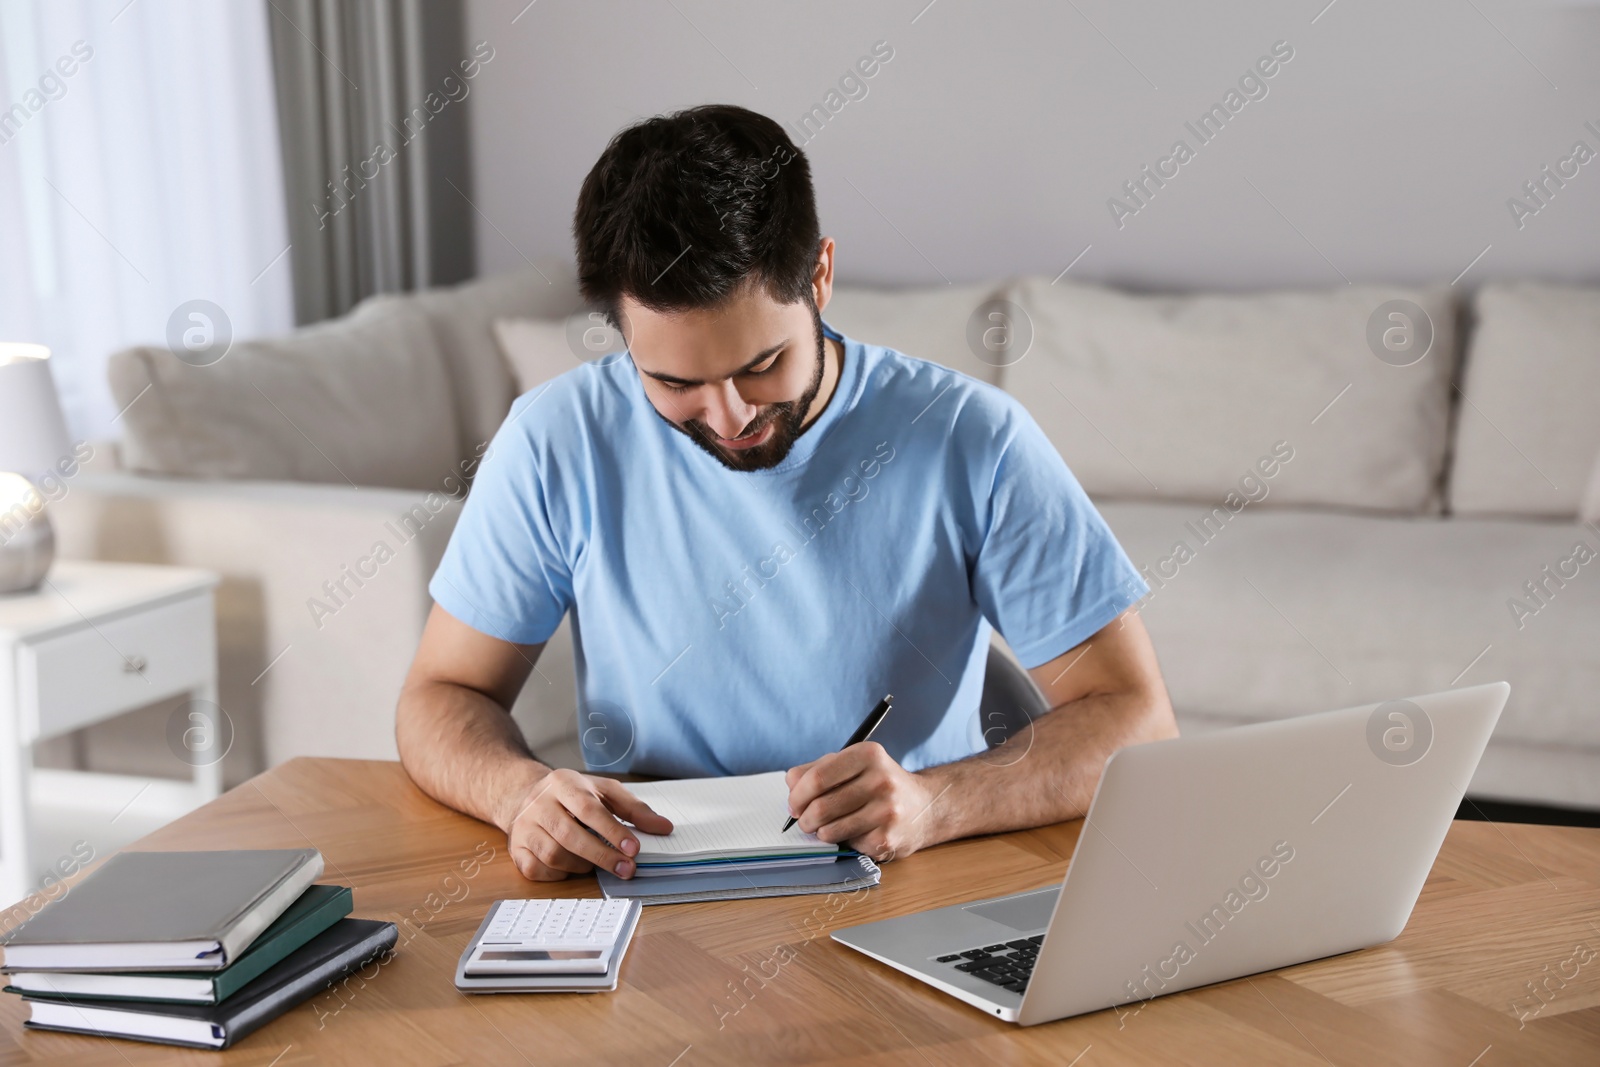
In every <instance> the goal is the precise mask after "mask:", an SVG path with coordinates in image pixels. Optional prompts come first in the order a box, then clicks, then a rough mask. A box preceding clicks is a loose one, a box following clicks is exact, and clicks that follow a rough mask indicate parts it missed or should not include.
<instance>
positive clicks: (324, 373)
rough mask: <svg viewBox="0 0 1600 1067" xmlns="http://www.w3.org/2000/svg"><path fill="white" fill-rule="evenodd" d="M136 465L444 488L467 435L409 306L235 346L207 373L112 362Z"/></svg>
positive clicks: (422, 323)
mask: <svg viewBox="0 0 1600 1067" xmlns="http://www.w3.org/2000/svg"><path fill="white" fill-rule="evenodd" d="M108 375H109V377H110V382H111V392H112V395H113V396H114V397H115V398H116V402H117V406H118V407H119V408H122V409H123V416H122V422H123V425H124V431H123V440H122V456H123V464H124V466H126V467H127V468H129V469H131V470H137V471H143V472H145V473H149V474H163V475H179V476H185V477H193V478H246V479H249V478H254V479H270V480H276V481H295V482H337V483H352V484H355V485H360V486H387V487H391V488H398V489H436V488H438V487H439V485H440V484H441V483H442V481H443V479H445V478H446V477H448V476H449V475H451V474H452V473H453V472H454V471H455V470H456V464H457V462H458V451H459V448H460V442H461V434H460V426H459V423H458V421H457V418H456V409H455V405H454V402H453V400H452V394H451V389H450V382H449V380H448V377H447V375H446V371H445V365H444V361H443V359H442V358H441V356H440V353H439V351H438V347H437V344H436V342H435V340H434V334H433V332H432V330H431V329H430V327H429V324H428V320H427V318H426V317H425V316H424V315H423V314H422V313H421V312H420V311H418V310H417V309H416V308H414V307H412V306H409V305H407V304H404V303H399V302H395V303H390V304H387V305H384V306H381V307H374V308H371V309H368V310H367V311H365V312H363V313H362V314H360V315H352V316H350V317H347V318H343V319H336V320H333V321H331V322H326V323H321V324H318V325H315V326H310V327H306V328H304V329H300V330H297V331H295V332H294V333H292V334H290V335H289V336H287V337H279V338H272V339H267V340H258V341H246V342H240V343H236V344H234V345H233V346H232V347H231V348H230V349H228V350H227V352H226V354H225V355H224V356H223V357H222V358H221V359H219V360H217V361H216V362H212V363H207V364H206V365H203V366H197V365H193V364H192V363H190V362H185V360H183V359H180V358H179V357H178V356H177V355H175V354H173V353H172V352H170V351H168V350H166V349H164V348H150V347H141V348H132V349H128V350H126V351H123V352H118V353H117V354H116V355H114V356H112V357H111V361H110V364H109V366H108Z"/></svg>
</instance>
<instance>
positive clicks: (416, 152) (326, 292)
mask: <svg viewBox="0 0 1600 1067" xmlns="http://www.w3.org/2000/svg"><path fill="white" fill-rule="evenodd" d="M267 17H268V21H269V23H270V24H271V27H272V55H273V67H274V74H275V79H276V85H277V97H278V127H279V136H280V137H281V139H282V142H283V166H284V178H285V192H286V195H287V198H288V209H289V210H288V215H289V239H290V241H291V242H293V244H292V247H291V250H290V253H289V254H290V256H291V257H292V263H293V268H294V300H295V317H296V319H297V320H298V321H299V322H301V323H302V324H304V323H308V322H316V321H318V320H320V319H326V318H331V317H334V316H337V315H341V314H343V313H344V312H346V311H348V310H349V309H350V308H351V307H352V306H354V305H355V304H356V303H358V302H359V301H360V300H361V299H362V298H364V297H366V296H369V295H370V294H372V293H385V292H396V291H403V290H410V289H420V288H425V287H427V286H432V285H444V284H448V283H451V282H456V281H460V280H462V279H464V278H467V277H470V276H471V275H472V273H473V265H474V264H473V247H472V233H473V225H472V211H473V209H472V206H471V204H470V203H469V202H468V201H467V199H466V198H467V197H469V196H471V195H472V186H471V182H470V175H469V174H468V160H467V121H466V119H467V116H466V104H467V100H468V98H469V96H470V93H471V88H472V81H471V78H472V76H473V75H475V74H476V73H477V68H476V67H475V66H474V65H473V63H474V58H475V57H474V55H473V52H472V49H471V48H470V47H469V46H467V45H466V44H465V42H464V38H465V34H464V32H463V17H462V5H461V3H460V0H430V2H427V3H424V2H423V0H267ZM468 71H471V72H472V74H468V73H467V72H468Z"/></svg>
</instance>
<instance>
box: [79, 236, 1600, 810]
mask: <svg viewBox="0 0 1600 1067" xmlns="http://www.w3.org/2000/svg"><path fill="white" fill-rule="evenodd" d="M1396 300H1400V301H1406V302H1408V304H1407V305H1395V306H1398V307H1402V308H1405V307H1408V306H1409V307H1410V308H1413V309H1420V311H1421V312H1422V316H1421V318H1420V319H1419V320H1418V321H1415V322H1413V321H1411V319H1413V318H1416V317H1417V316H1415V315H1414V314H1413V312H1412V311H1406V313H1405V314H1406V315H1407V316H1408V317H1407V318H1406V319H1404V320H1403V321H1402V320H1392V319H1390V318H1388V316H1387V311H1386V309H1387V308H1388V307H1389V302H1391V301H1396ZM579 306H580V305H579V301H578V297H577V293H576V289H575V286H574V285H573V282H572V279H571V276H570V273H569V272H568V270H567V269H566V268H563V267H561V266H559V265H557V264H541V265H540V266H539V268H536V269H534V270H528V271H525V272H521V273H518V274H512V275H505V276H500V277H495V278H490V279H485V280H480V281H476V282H472V283H469V284H467V285H465V286H462V287H459V288H457V289H454V290H442V291H435V292H429V293H425V294H419V295H414V296H404V297H382V298H375V299H373V300H370V301H368V302H367V303H365V304H363V305H362V306H361V307H360V308H359V309H357V311H356V312H354V313H353V314H352V315H351V316H349V317H347V318H346V319H344V320H340V321H339V322H335V323H331V324H325V325H322V326H319V327H316V328H313V329H310V330H303V331H300V332H299V333H297V334H296V335H295V336H294V337H292V338H288V339H282V340H277V341H270V342H258V343H254V344H241V345H237V346H235V350H234V351H232V352H230V353H229V354H228V356H227V357H226V358H225V359H224V360H223V361H222V362H220V363H218V364H216V365H215V366H213V367H208V368H193V367H188V366H186V365H184V364H182V363H180V362H179V361H177V360H176V359H175V358H174V357H172V356H171V355H170V354H168V353H165V352H160V351H153V350H143V349H136V350H132V351H129V352H124V353H120V354H119V355H117V356H116V357H115V358H114V359H113V361H112V365H111V376H112V385H113V389H114V391H115V393H116V394H117V398H118V403H119V405H121V404H129V403H131V405H132V406H131V407H130V408H129V409H128V413H127V415H126V416H125V417H124V421H125V423H126V425H127V431H126V437H125V440H124V442H123V448H122V467H123V468H124V469H121V470H115V471H110V472H106V471H99V472H89V473H85V474H84V475H83V476H82V477H81V478H80V479H79V480H78V482H77V484H75V485H74V486H73V488H72V490H71V492H70V493H69V494H68V496H67V498H66V499H65V500H63V501H62V503H61V504H60V505H58V507H57V508H56V515H57V523H58V526H59V527H60V528H61V534H62V541H63V544H64V550H65V551H66V552H67V553H68V554H71V555H81V556H96V557H102V558H118V559H143V560H152V561H170V562H174V563H184V564H191V565H198V566H206V567H211V568H213V569H215V570H218V571H220V572H221V573H222V574H223V576H224V584H223V587H222V590H221V593H220V596H219V612H220V614H221V636H222V641H221V648H222V657H223V662H222V673H223V687H222V702H223V705H224V707H225V708H226V709H227V710H228V711H229V713H230V714H231V715H233V716H234V717H235V718H236V719H237V720H239V728H240V729H239V732H240V736H241V738H243V739H244V740H243V741H242V742H241V748H240V751H239V752H237V753H235V755H234V756H233V757H231V762H230V767H229V777H230V778H231V779H237V778H238V777H240V776H242V775H244V774H246V773H249V772H250V771H253V770H254V769H256V768H257V767H259V766H260V765H262V764H263V763H267V764H270V763H276V762H279V761H281V760H283V759H287V758H289V757H291V756H295V755H301V754H322V755H342V756H366V757H389V756H393V755H394V742H393V736H392V721H393V705H394V700H395V696H396V694H397V692H398V689H399V685H400V681H401V678H402V675H403V672H404V670H405V667H406V664H407V662H408V661H409V657H410V654H411V651H412V649H413V647H414V644H415V641H416V638H417V635H418V633H419V631H420V628H421V625H422V621H423V619H424V618H425V616H426V613H427V610H428V607H429V599H428V596H427V591H426V583H427V579H428V576H429V575H430V574H431V572H432V570H433V567H434V565H435V564H436V563H437V561H438V558H439V554H440V552H441V551H442V550H443V547H444V544H445V542H446V540H447V539H448V536H449V531H450V528H451V525H452V523H453V522H454V518H455V515H456V514H457V509H458V508H459V498H460V496H461V491H462V489H463V488H464V476H465V475H466V474H468V473H470V468H471V465H472V463H473V462H474V459H475V457H476V456H477V455H480V454H481V452H482V449H483V447H484V445H485V443H486V442H487V440H488V439H489V437H490V436H491V435H492V433H493V431H494V429H495V427H496V425H497V424H498V422H499V420H500V419H501V418H502V417H503V415H504V413H505V411H506V410H507V408H508V407H509V405H510V403H511V400H512V398H513V396H514V395H515V394H516V392H517V390H518V387H519V386H518V378H519V377H520V380H521V385H522V386H523V387H526V386H527V385H529V384H530V383H531V382H535V381H538V380H542V379H543V378H547V377H549V376H551V375H553V374H556V373H560V372H562V371H564V370H567V369H570V368H571V367H572V366H573V365H575V363H576V361H577V359H578V358H580V355H581V350H580V349H579V347H578V346H576V345H571V344H568V343H564V340H565V338H567V337H568V336H569V334H568V333H567V331H565V330H564V329H563V328H562V327H561V323H560V320H561V319H563V318H564V317H565V316H567V315H569V314H571V313H575V312H576V311H577V310H578V309H579ZM825 315H826V317H827V318H828V319H829V321H830V322H831V323H832V324H833V325H835V326H836V327H838V328H839V329H841V330H843V331H844V332H845V333H847V334H849V335H851V336H853V337H857V338H859V339H862V340H867V341H874V342H879V343H884V344H889V345H891V346H893V347H896V348H900V349H902V350H903V351H906V352H909V353H911V354H913V355H919V356H923V357H926V358H931V359H936V360H939V361H941V362H944V363H946V364H948V365H950V366H954V367H956V368H958V369H960V370H962V371H965V372H967V373H969V374H972V375H974V376H975V377H979V378H981V379H983V380H985V381H988V382H990V383H992V384H995V385H998V386H1000V387H1002V388H1005V389H1007V390H1009V391H1011V392H1012V393H1014V394H1015V395H1017V396H1018V397H1019V398H1020V399H1021V400H1022V401H1023V402H1024V403H1025V404H1026V405H1027V406H1028V407H1029V408H1030V410H1031V411H1032V412H1033V413H1034V415H1035V417H1036V418H1037V419H1038V420H1039V422H1040V424H1041V425H1042V426H1043V427H1044V429H1045V431H1046V432H1047V433H1048V434H1049V435H1050V437H1051V439H1052V440H1053V441H1054V442H1055V443H1056V445H1057V447H1058V448H1059V449H1060V450H1061V451H1062V453H1063V455H1064V456H1065V457H1066V458H1067V461H1068V462H1069V464H1070V465H1071V466H1072V468H1073V470H1074V472H1075V473H1076V475H1077V476H1078V478H1079V480H1080V481H1081V482H1082V483H1083V484H1084V486H1085V488H1086V489H1087V490H1088V491H1089V492H1090V494H1091V495H1092V496H1094V497H1095V498H1096V500H1097V501H1098V502H1099V503H1100V505H1101V507H1102V509H1103V511H1104V513H1105V515H1106V517H1107V519H1108V520H1109V522H1110V523H1111V525H1112V527H1113V528H1114V530H1115V531H1116V533H1117V534H1118V536H1119V537H1120V538H1121V539H1122V542H1123V544H1124V546H1125V547H1126V548H1127V550H1128V553H1129V555H1130V556H1131V557H1132V558H1133V560H1134V562H1135V564H1136V565H1138V566H1140V567H1141V568H1145V569H1146V573H1147V575H1149V576H1150V578H1151V586H1152V592H1151V595H1150V596H1149V597H1148V598H1147V599H1146V600H1145V601H1144V602H1143V604H1142V607H1141V610H1142V611H1143V613H1144V616H1145V618H1146V621H1147V622H1148V625H1149V627H1150V629H1151V632H1152V633H1153V635H1154V637H1155V641H1156V645H1157V649H1158V652H1159V653H1160V655H1161V659H1162V664H1163V668H1164V670H1165V672H1166V675H1167V679H1168V682H1169V685H1170V687H1171V690H1172V693H1173V697H1174V701H1175V703H1176V705H1177V708H1178V712H1179V718H1180V722H1181V723H1182V725H1183V727H1184V728H1185V729H1186V730H1197V729H1210V728H1215V727H1218V726H1225V725H1229V724H1233V723H1239V722H1247V721H1252V720H1260V719H1265V718H1274V717H1279V716H1285V715H1293V714H1299V713H1305V712H1311V711H1316V710H1323V709H1327V708H1332V707H1337V706H1342V705H1349V704H1355V703H1360V702H1365V701H1371V700H1378V699H1384V698H1388V697H1394V696H1401V695H1407V694H1412V693H1420V692H1428V691H1432V690H1438V689H1443V688H1448V687H1450V686H1453V685H1468V684H1474V683H1478V682H1483V681H1488V680H1492V679H1497V678H1504V679H1507V680H1508V681H1510V682H1511V684H1512V698H1511V703H1510V705H1509V706H1508V707H1507V709H1506V712H1505V715H1504V717H1503V718H1502V720H1501V724H1500V727H1499V729H1498V730H1497V732H1496V735H1495V738H1494V740H1493V742H1492V744H1491V746H1490V749H1489V752H1488V754H1487V755H1486V757H1485V759H1484V762H1483V765H1482V767H1481V768H1480V770H1479V773H1478V776H1477V778H1476V779H1475V780H1474V783H1473V785H1472V791H1473V792H1474V793H1475V794H1477V795H1481V796H1489V797H1496V798H1503V799H1512V800H1523V801H1532V802H1545V803H1554V804H1566V805H1573V806H1587V807H1600V714H1597V713H1596V706H1595V705H1596V696H1595V694H1596V693H1600V641H1597V638H1600V562H1597V563H1594V564H1592V565H1586V564H1585V563H1578V562H1574V560H1575V555H1577V554H1581V553H1577V552H1576V547H1575V546H1578V545H1579V544H1587V545H1588V546H1590V547H1591V548H1592V549H1593V550H1594V551H1596V552H1600V526H1585V525H1581V524H1580V523H1579V521H1578V513H1579V509H1580V505H1581V494H1582V491H1583V487H1584V485H1585V484H1586V483H1587V482H1588V481H1589V479H1590V476H1591V471H1592V469H1593V468H1594V466H1595V461H1596V457H1597V456H1600V420H1597V419H1595V418H1594V417H1593V411H1594V398H1595V397H1596V396H1600V359H1597V358H1596V355H1597V347H1600V341H1597V338H1600V292H1597V291H1596V290H1592V289H1578V288H1564V287H1559V286H1547V285H1533V284H1526V285H1494V286H1489V287H1487V288H1485V289H1484V290H1483V291H1481V292H1480V293H1479V294H1478V295H1477V297H1476V299H1475V300H1474V301H1473V302H1472V304H1471V306H1470V307H1462V306H1459V305H1458V302H1457V298H1456V296H1455V294H1454V293H1453V291H1452V290H1450V289H1448V288H1447V287H1443V288H1433V289H1416V290H1408V289H1404V288H1400V287H1392V286H1348V287H1343V288H1340V289H1336V290H1328V291H1318V292H1300V293H1269V294H1250V295H1198V296H1183V297H1171V296H1166V297H1156V296H1135V295H1129V294H1125V293H1120V292H1116V291H1112V290H1106V289H1102V288H1097V287H1092V286H1077V285H1070V284H1067V283H1059V284H1051V283H1050V282H1049V281H1048V280H1046V279H1032V278H1028V279H1020V280H1014V281H1004V282H996V283H994V284H984V285H974V286H965V287H958V286H946V287H939V288H934V289H923V290H912V291H900V292H883V291H872V290H863V289H851V288H843V289H841V290H840V291H839V292H838V293H837V295H836V298H835V302H834V304H833V306H831V307H830V308H829V309H828V311H827V312H826V313H825ZM997 316H998V317H997ZM505 319H532V320H542V325H541V324H539V323H538V322H536V323H535V325H534V328H532V329H530V330H526V331H522V332H521V333H520V334H519V333H518V331H514V330H512V331H505V336H506V337H507V340H508V343H512V344H516V345H520V346H521V347H520V348H518V349H517V350H516V351H513V352H511V353H502V352H501V351H500V350H499V348H498V346H497V345H496V343H495V339H494V332H495V331H494V329H493V324H494V323H495V322H496V321H497V320H505ZM1458 320H1459V323H1458ZM1397 322H1398V323H1400V325H1399V326H1398V327H1394V328H1397V329H1400V330H1401V334H1399V335H1394V334H1386V333H1385V331H1386V330H1389V329H1390V328H1391V325H1392V324H1393V323H1397ZM1430 323H1431V327H1432V329H1431V334H1432V338H1431V342H1429V343H1428V344H1427V346H1426V351H1425V354H1424V355H1422V356H1421V357H1420V358H1417V359H1415V360H1414V361H1413V360H1412V357H1413V356H1415V355H1416V354H1417V352H1418V351H1421V350H1422V348H1421V346H1420V340H1419V338H1420V333H1419V334H1417V335H1416V336H1413V335H1412V334H1408V333H1405V331H1407V330H1410V331H1422V330H1424V329H1425V328H1426V326H1427V324H1430ZM1374 324H1376V326H1374ZM515 336H520V337H522V338H523V339H522V340H521V341H513V340H512V338H513V337H515ZM1393 336H1400V337H1401V339H1402V341H1404V340H1410V341H1412V342H1413V343H1414V344H1416V345H1417V346H1418V347H1416V348H1413V349H1411V350H1409V354H1408V353H1407V351H1405V350H1403V351H1401V352H1400V353H1399V355H1396V353H1395V352H1394V351H1393V350H1392V347H1391V348H1389V349H1385V341H1383V340H1380V339H1387V338H1390V337H1393ZM1369 338H1370V340H1369ZM541 339H542V340H541ZM1402 349H1403V346H1402ZM1463 353H1464V354H1465V359H1464V361H1463ZM1380 356H1381V357H1382V358H1380ZM980 357H981V358H980ZM508 360H509V362H508ZM513 362H514V364H515V367H516V376H514V375H513V371H512V366H511V364H512V363H513ZM136 398H137V399H136ZM263 400H267V401H270V403H263V402H262V401H263ZM380 545H381V546H384V547H385V548H386V549H387V552H383V551H380V548H379V546H380ZM379 556H383V557H384V558H383V559H382V560H381V561H380V560H379V559H378V557H379ZM1546 568H1548V569H1546ZM1515 602H1520V603H1522V604H1523V605H1524V606H1523V608H1521V609H1518V608H1516V607H1514V603H1515ZM572 675H573V669H572V657H571V648H570V644H569V643H568V641H567V638H566V635H565V632H564V631H563V633H562V634H560V635H558V637H557V639H556V640H555V641H554V642H553V643H552V646H551V648H550V649H549V650H548V651H547V653H546V655H545V657H544V659H542V660H541V661H540V664H539V670H538V673H537V674H536V675H535V676H534V678H533V679H532V681H531V682H530V684H529V686H528V688H527V690H526V691H525V693H524V695H523V698H522V700H521V701H520V702H519V704H518V707H517V709H516V715H517V719H518V721H519V722H520V723H521V724H522V726H523V729H524V731H525V732H526V733H527V735H528V737H529V740H530V743H532V744H533V745H534V747H535V749H536V751H538V752H540V754H541V755H542V756H545V757H547V758H549V759H551V760H553V761H555V762H560V763H564V764H567V765H581V761H580V760H579V758H578V749H577V743H576V736H575V734H576V726H577V724H576V716H575V712H574V707H575V699H574V692H573V677H572ZM252 742H253V743H252Z"/></svg>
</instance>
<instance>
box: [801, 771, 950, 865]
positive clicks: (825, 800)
mask: <svg viewBox="0 0 1600 1067" xmlns="http://www.w3.org/2000/svg"><path fill="white" fill-rule="evenodd" d="M786 781H787V782H788V785H789V814H791V815H798V816H799V819H800V821H799V827H800V829H802V830H805V831H806V832H807V833H813V834H816V835H817V837H819V838H820V839H822V840H823V841H826V842H828V843H829V844H840V843H844V844H848V845H850V847H852V848H854V849H855V850H856V851H857V852H860V853H862V854H863V855H866V856H870V857H871V858H872V859H873V860H875V861H877V862H880V863H883V862H887V861H889V860H892V859H896V858H899V857H902V856H909V855H911V853H913V852H915V851H917V850H918V849H919V848H924V847H926V846H928V845H932V844H937V843H938V840H939V838H938V837H937V831H936V830H935V826H934V822H935V820H934V814H933V812H931V811H930V809H931V808H932V806H933V802H934V801H935V800H936V799H938V794H937V793H936V792H934V791H933V790H932V789H931V788H930V786H931V785H932V784H933V783H931V782H929V781H928V780H927V779H925V778H923V777H921V776H919V775H916V774H913V773H911V772H910V771H908V770H906V769H905V768H904V767H902V766H900V764H898V763H896V762H895V760H894V757H893V756H890V755H889V753H888V752H886V751H885V750H884V747H883V746H882V745H880V744H878V743H877V742H876V741H863V742H861V743H860V744H856V745H851V746H850V747H849V748H846V749H844V750H842V751H839V752H835V753H832V754H830V755H827V756H823V757H822V758H821V759H818V760H812V761H811V762H810V763H802V764H801V765H800V766H798V767H791V768H790V769H789V773H788V775H787V777H786Z"/></svg>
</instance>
